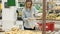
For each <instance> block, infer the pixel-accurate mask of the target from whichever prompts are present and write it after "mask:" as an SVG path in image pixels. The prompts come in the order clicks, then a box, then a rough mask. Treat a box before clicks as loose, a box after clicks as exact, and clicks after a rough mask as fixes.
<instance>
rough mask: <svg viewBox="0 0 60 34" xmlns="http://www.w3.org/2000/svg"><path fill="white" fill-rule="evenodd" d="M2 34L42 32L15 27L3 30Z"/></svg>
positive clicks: (38, 33)
mask: <svg viewBox="0 0 60 34" xmlns="http://www.w3.org/2000/svg"><path fill="white" fill-rule="evenodd" d="M3 34H42V32H40V31H39V32H38V31H36V32H35V31H30V30H20V29H19V28H17V27H14V28H12V29H11V31H8V32H4V33H3Z"/></svg>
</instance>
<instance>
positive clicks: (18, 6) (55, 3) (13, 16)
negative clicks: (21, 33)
mask: <svg viewBox="0 0 60 34" xmlns="http://www.w3.org/2000/svg"><path fill="white" fill-rule="evenodd" d="M15 1H16V2H15V5H14V6H9V7H8V6H7V3H6V2H7V0H0V5H2V6H1V7H2V8H0V12H1V11H2V12H1V13H0V18H1V19H0V28H2V29H3V30H4V31H9V30H10V29H11V28H12V27H14V26H17V27H20V26H22V27H21V28H22V30H24V29H23V21H22V19H21V16H22V15H21V12H22V9H23V7H24V2H25V0H15ZM46 2H47V3H46V5H47V6H46V7H47V9H46V15H47V16H46V19H47V20H46V22H55V25H54V29H57V30H58V31H60V0H47V1H46ZM33 6H34V7H35V8H36V9H37V11H38V14H37V17H38V20H37V22H40V23H42V19H41V18H42V11H43V8H42V7H43V3H42V0H33ZM56 16H57V17H56Z"/></svg>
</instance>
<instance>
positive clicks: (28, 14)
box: [22, 0, 37, 30]
mask: <svg viewBox="0 0 60 34" xmlns="http://www.w3.org/2000/svg"><path fill="white" fill-rule="evenodd" d="M36 12H37V11H36V9H35V8H34V7H33V6H32V0H26V2H25V8H24V9H23V11H22V14H23V15H22V17H23V21H24V29H25V30H35V22H34V20H35V19H34V18H35V15H36Z"/></svg>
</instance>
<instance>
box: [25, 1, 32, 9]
mask: <svg viewBox="0 0 60 34" xmlns="http://www.w3.org/2000/svg"><path fill="white" fill-rule="evenodd" d="M27 2H31V7H32V0H26V2H25V7H26V8H27V6H26V3H27ZM31 7H30V9H31Z"/></svg>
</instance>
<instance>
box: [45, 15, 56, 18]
mask: <svg viewBox="0 0 60 34" xmlns="http://www.w3.org/2000/svg"><path fill="white" fill-rule="evenodd" d="M56 16H57V15H56V14H49V15H47V16H46V19H56Z"/></svg>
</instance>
